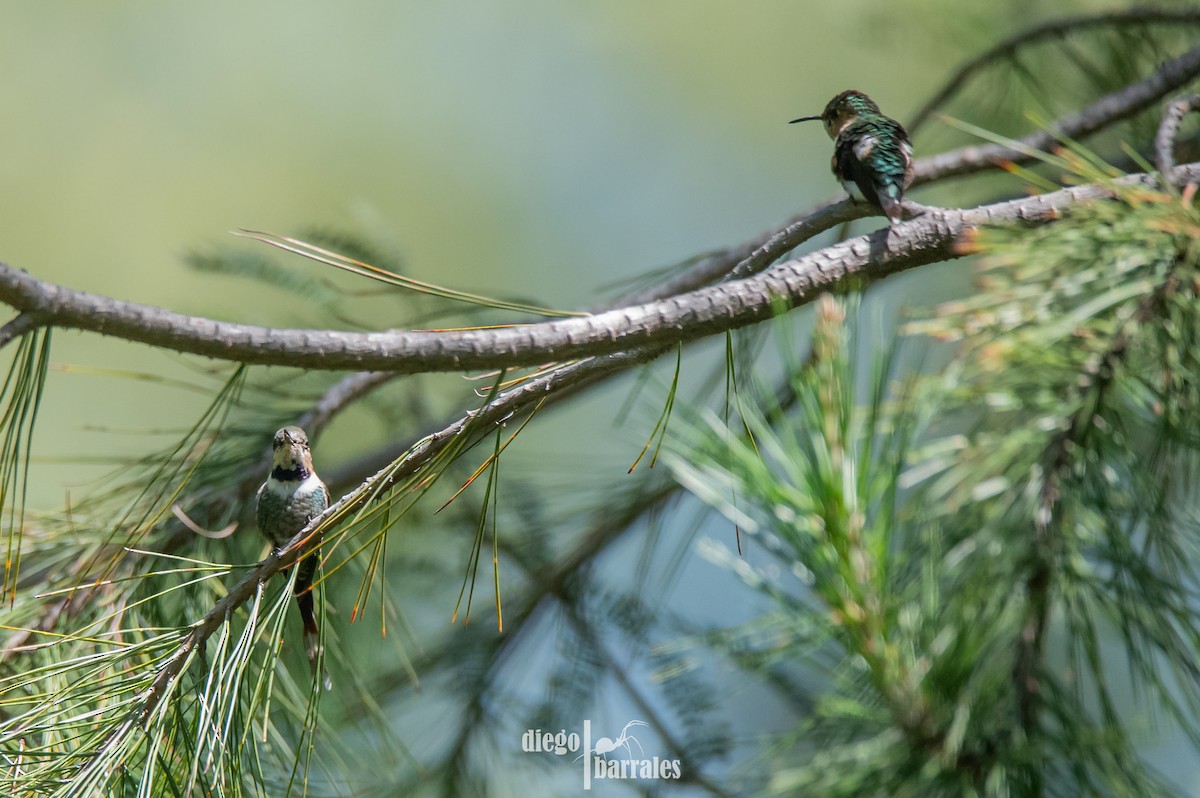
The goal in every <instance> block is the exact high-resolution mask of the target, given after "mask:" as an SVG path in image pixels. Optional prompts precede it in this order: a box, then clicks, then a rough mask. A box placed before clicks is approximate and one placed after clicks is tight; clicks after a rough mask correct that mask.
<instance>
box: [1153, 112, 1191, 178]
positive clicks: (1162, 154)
mask: <svg viewBox="0 0 1200 798" xmlns="http://www.w3.org/2000/svg"><path fill="white" fill-rule="evenodd" d="M1193 111H1200V94H1192V95H1188V96H1187V97H1180V98H1178V99H1176V100H1173V101H1171V102H1170V103H1168V104H1167V110H1166V112H1165V113H1163V118H1162V122H1161V123H1160V124H1159V126H1158V135H1156V136H1155V137H1154V152H1155V156H1156V158H1157V163H1156V164H1155V166H1157V167H1158V171H1159V174H1162V175H1169V176H1171V177H1169V178H1168V182H1170V183H1171V185H1173V186H1178V185H1179V183H1178V181H1177V180H1175V179H1174V173H1175V139H1176V137H1177V136H1178V135H1179V126H1180V125H1181V124H1182V123H1183V118H1184V117H1185V116H1187V115H1188V114H1189V113H1191V112H1193Z"/></svg>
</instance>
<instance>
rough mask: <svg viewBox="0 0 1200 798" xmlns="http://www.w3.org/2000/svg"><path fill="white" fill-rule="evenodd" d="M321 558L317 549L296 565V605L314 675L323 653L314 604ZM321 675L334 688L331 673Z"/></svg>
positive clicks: (327, 687)
mask: <svg viewBox="0 0 1200 798" xmlns="http://www.w3.org/2000/svg"><path fill="white" fill-rule="evenodd" d="M320 558H321V554H320V550H317V551H316V552H313V553H312V554H310V555H309V556H308V557H305V558H304V559H303V560H301V561H300V564H299V565H298V566H296V567H297V569H298V570H297V572H296V588H295V594H296V606H297V608H298V609H299V610H300V620H301V621H302V622H303V623H304V653H305V655H307V656H308V664H309V665H310V666H312V669H313V675H314V676H317V675H318V665H317V658H318V655H319V654H320V653H321V632H320V628H319V627H318V626H317V614H316V612H315V611H314V610H315V608H314V606H313V604H314V602H313V593H312V583H313V577H314V576H316V573H317V563H318V562H319V561H320ZM319 675H320V676H321V681H322V682H323V683H324V685H325V689H326V690H332V689H333V682H332V681H330V679H329V674H327V673H324V672H323V671H322V672H321V673H320V674H319Z"/></svg>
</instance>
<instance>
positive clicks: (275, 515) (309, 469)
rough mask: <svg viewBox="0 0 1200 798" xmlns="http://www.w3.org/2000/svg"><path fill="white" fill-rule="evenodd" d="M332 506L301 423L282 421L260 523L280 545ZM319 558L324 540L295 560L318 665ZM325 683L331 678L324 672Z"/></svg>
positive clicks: (312, 658)
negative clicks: (315, 589) (316, 593)
mask: <svg viewBox="0 0 1200 798" xmlns="http://www.w3.org/2000/svg"><path fill="white" fill-rule="evenodd" d="M328 506H329V489H328V488H326V487H325V483H324V482H322V481H321V478H320V477H318V476H317V472H316V470H315V469H313V461H312V451H311V450H310V448H309V445H308V436H307V435H305V434H304V430H302V429H300V428H299V427H284V428H283V429H281V430H279V431H278V432H276V433H275V438H274V440H273V441H272V443H271V472H270V474H268V475H267V481H266V482H264V483H263V484H262V487H260V488H259V489H258V528H259V530H261V531H262V533H263V535H264V536H265V537H266V538H267V540H269V541H271V545H273V546H274V547H275V548H276V549H277V550H278V549H279V548H281V547H282V546H284V545H285V544H286V543H287V542H288V541H289V540H291V539H292V538H293V537H295V536H296V533H297V532H299V531H300V530H302V529H304V527H305V526H307V525H308V522H309V521H311V520H312V519H314V518H316V517H317V516H318V515H320V514H321V513H323V512H324V511H325V508H327V507H328ZM320 559H321V544H320V541H317V543H316V544H315V545H314V546H313V548H312V550H310V551H309V552H308V554H306V555H305V556H304V559H302V560H300V561H299V563H297V565H296V568H297V571H296V584H295V588H294V594H295V596H296V605H297V607H298V608H299V610H300V620H301V621H303V623H304V653H305V654H307V655H308V661H309V663H310V664H311V665H312V667H313V672H314V673H315V672H316V668H317V654H318V653H320V638H319V637H318V629H317V617H316V615H315V614H314V612H313V594H312V583H313V577H314V576H315V575H316V572H317V563H318V562H319V560H320ZM324 682H325V689H327V690H328V689H329V688H330V687H331V684H330V682H329V677H328V676H325V677H324Z"/></svg>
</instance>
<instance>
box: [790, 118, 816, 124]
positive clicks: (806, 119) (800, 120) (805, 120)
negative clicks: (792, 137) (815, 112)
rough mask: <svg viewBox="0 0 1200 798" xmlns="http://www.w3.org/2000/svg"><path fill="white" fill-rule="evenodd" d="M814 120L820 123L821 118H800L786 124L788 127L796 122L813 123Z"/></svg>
mask: <svg viewBox="0 0 1200 798" xmlns="http://www.w3.org/2000/svg"><path fill="white" fill-rule="evenodd" d="M814 120H816V121H820V120H821V117H819V116H802V117H800V118H799V119H793V120H792V121H791V122H788V124H789V125H794V124H796V123H797V122H812V121H814Z"/></svg>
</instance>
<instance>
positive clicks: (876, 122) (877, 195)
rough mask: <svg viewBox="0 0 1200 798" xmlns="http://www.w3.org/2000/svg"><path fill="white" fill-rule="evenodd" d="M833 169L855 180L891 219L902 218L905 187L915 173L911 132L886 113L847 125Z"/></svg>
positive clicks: (836, 147) (844, 178) (846, 179)
mask: <svg viewBox="0 0 1200 798" xmlns="http://www.w3.org/2000/svg"><path fill="white" fill-rule="evenodd" d="M833 172H834V174H835V175H837V177H838V179H840V180H841V181H842V182H843V183H853V184H854V185H855V186H856V187H857V188H858V190H859V191H861V192H862V195H863V197H864V198H866V200H867V201H868V202H870V203H871V204H872V205H874V206H875V207H877V208H880V209H881V210H883V212H884V214H885V215H886V216H887V217H888V220H889V221H891V222H893V223H895V222H898V221H900V204H901V202H903V200H904V189H906V188H907V187H908V185H909V183H911V182H912V174H913V172H912V144H911V143H910V142H909V139H908V133H906V132H905V130H904V127H903V126H902V125H901V124H900V123H899V122H897V121H895V120H893V119H888V118H887V117H885V116H877V117H872V118H867V119H859V120H858V121H855V122H853V123H851V124H849V125H847V126H846V127H845V129H843V130H842V132H841V133H839V134H838V137H837V141H836V142H835V145H834V154H833Z"/></svg>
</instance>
